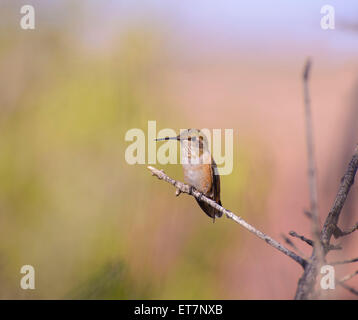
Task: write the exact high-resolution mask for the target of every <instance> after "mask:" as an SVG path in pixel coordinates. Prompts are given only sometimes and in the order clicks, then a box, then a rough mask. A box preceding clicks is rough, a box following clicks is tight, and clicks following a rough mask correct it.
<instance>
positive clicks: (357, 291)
mask: <svg viewBox="0 0 358 320" xmlns="http://www.w3.org/2000/svg"><path fill="white" fill-rule="evenodd" d="M338 284H339V285H340V286H341V287H342V288H344V289H346V290H348V291H349V292H350V293H353V294H355V295H357V296H358V290H357V289H354V288H352V287H350V286H347V285H346V284H345V283H340V282H338Z"/></svg>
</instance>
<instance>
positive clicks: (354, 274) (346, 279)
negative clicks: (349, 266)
mask: <svg viewBox="0 0 358 320" xmlns="http://www.w3.org/2000/svg"><path fill="white" fill-rule="evenodd" d="M357 274H358V270H356V271H354V272H353V273H351V274H348V275H346V276H344V277H343V278H342V279H341V280H339V282H340V283H343V282H346V281H348V280H349V279H352V278H353V277H355V276H356V275H357Z"/></svg>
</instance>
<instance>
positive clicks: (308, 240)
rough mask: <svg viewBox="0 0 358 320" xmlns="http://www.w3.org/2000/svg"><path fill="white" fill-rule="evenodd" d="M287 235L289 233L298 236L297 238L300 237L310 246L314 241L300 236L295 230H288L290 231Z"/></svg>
mask: <svg viewBox="0 0 358 320" xmlns="http://www.w3.org/2000/svg"><path fill="white" fill-rule="evenodd" d="M289 235H290V236H291V237H294V238H298V239H300V240H302V241H304V242H306V243H307V244H308V245H310V246H311V247H313V245H314V243H313V241H312V240H311V239H307V238H306V237H305V236H301V235H299V234H297V233H296V232H295V231H290V232H289Z"/></svg>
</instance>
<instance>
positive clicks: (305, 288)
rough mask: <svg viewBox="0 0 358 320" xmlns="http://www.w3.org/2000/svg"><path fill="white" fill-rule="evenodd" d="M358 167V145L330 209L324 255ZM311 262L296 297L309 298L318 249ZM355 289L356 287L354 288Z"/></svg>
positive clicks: (323, 242) (316, 268) (313, 280)
mask: <svg viewBox="0 0 358 320" xmlns="http://www.w3.org/2000/svg"><path fill="white" fill-rule="evenodd" d="M357 169H358V147H357V148H356V149H355V152H354V154H353V157H352V159H351V161H350V162H349V165H348V169H347V171H346V173H345V175H344V176H343V178H342V180H341V184H340V186H339V189H338V193H337V196H336V198H335V200H334V203H333V206H332V209H331V210H330V212H329V214H328V216H327V218H326V220H325V223H324V226H323V229H322V232H321V236H320V242H321V243H322V244H323V246H324V252H323V253H324V255H326V254H327V253H328V251H329V250H330V243H329V242H330V240H331V237H332V235H333V232H334V230H336V226H337V223H338V220H339V217H340V214H341V211H342V208H343V206H344V203H345V201H346V199H347V197H348V193H349V191H350V189H351V187H352V185H353V183H354V177H355V175H356V172H357ZM309 261H310V263H308V264H307V265H306V267H305V271H304V272H303V275H302V277H301V278H300V280H299V281H298V286H297V291H296V296H295V299H299V300H300V299H308V298H309V295H310V293H311V292H312V291H313V288H314V285H315V282H316V277H317V270H318V265H319V259H318V255H317V251H316V250H315V249H314V250H313V252H312V255H311V258H310V260H309ZM352 290H354V289H352Z"/></svg>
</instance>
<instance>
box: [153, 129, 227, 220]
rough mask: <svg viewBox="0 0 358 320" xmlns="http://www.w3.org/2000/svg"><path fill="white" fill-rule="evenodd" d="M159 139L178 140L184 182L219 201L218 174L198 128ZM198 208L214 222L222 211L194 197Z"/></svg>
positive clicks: (204, 138) (205, 139)
mask: <svg viewBox="0 0 358 320" xmlns="http://www.w3.org/2000/svg"><path fill="white" fill-rule="evenodd" d="M155 140H156V141H161V140H178V141H180V145H181V148H182V165H183V170H184V182H185V183H186V184H188V185H190V186H192V187H194V188H195V189H196V190H198V191H199V192H201V193H202V194H204V195H205V196H206V197H208V198H210V199H212V200H214V201H215V202H216V203H218V204H219V205H221V201H220V176H219V173H218V169H217V166H216V163H215V161H214V159H213V157H212V156H211V154H210V151H209V147H208V140H207V138H206V136H205V135H204V134H203V133H202V132H201V131H200V130H198V129H187V130H183V131H182V132H181V133H180V134H179V135H178V136H176V137H166V138H161V139H155ZM196 201H197V202H198V204H199V206H200V208H201V209H202V210H203V211H204V212H205V213H206V214H207V215H208V216H209V217H210V218H212V219H213V222H215V217H221V216H222V213H221V212H220V211H218V210H216V209H215V208H213V207H211V206H209V205H208V204H207V203H205V202H204V201H200V200H198V199H196Z"/></svg>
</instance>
